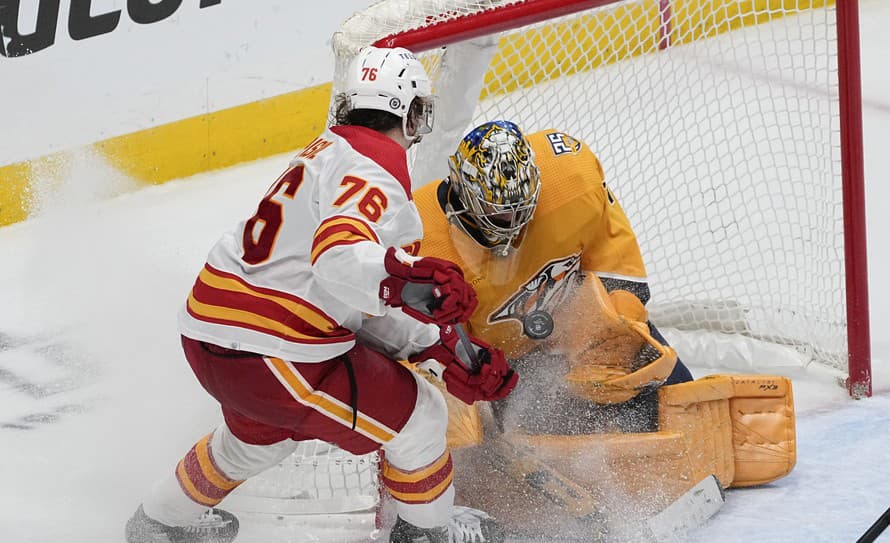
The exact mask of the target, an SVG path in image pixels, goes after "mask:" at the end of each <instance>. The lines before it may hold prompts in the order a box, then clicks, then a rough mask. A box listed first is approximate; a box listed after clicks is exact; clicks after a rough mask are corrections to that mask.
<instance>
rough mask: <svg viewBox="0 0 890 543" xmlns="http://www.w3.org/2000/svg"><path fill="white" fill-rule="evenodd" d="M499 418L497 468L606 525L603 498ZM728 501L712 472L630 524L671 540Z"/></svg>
mask: <svg viewBox="0 0 890 543" xmlns="http://www.w3.org/2000/svg"><path fill="white" fill-rule="evenodd" d="M455 330H456V332H457V335H458V337H459V338H460V341H461V342H462V343H463V346H464V349H466V351H467V352H468V353H469V355H470V357H471V360H470V363H471V368H470V369H471V371H479V364H478V360H476V359H475V357H474V353H475V352H476V351H475V349H474V348H473V343H472V341H471V340H470V338H469V336H468V335H467V332H466V330H464V328H463V325H460V324H458V325H456V326H455ZM492 407H494V406H492ZM492 411H496V410H495V409H492ZM495 422H496V426H497V430H494V429H493V428H491V426H492V425H491V424H485V425H484V434H485V438H486V439H485V441H486V442H485V444H484V446H485V447H486V450H487V451H489V452H490V454H491V455H492V459H493V460H494V464H495V466H496V469H498V470H500V471H501V472H502V473H504V474H505V475H507V476H508V477H510V478H511V479H513V480H517V481H520V482H523V483H525V484H528V485H529V486H530V487H532V488H534V489H536V490H538V491H540V492H541V493H542V494H543V495H544V496H545V497H546V498H547V499H548V500H550V501H551V502H552V503H554V504H555V505H557V506H559V507H562V508H563V509H565V510H566V511H568V512H570V513H571V514H572V515H573V516H575V517H576V518H578V519H579V520H582V521H589V522H590V523H591V525H592V527H598V528H603V527H604V523H603V507H602V504H601V501H600V500H599V499H598V498H596V497H595V496H594V495H593V494H591V493H590V492H589V491H588V490H587V489H585V488H584V487H582V486H580V485H578V484H577V483H575V482H574V481H572V480H571V479H569V478H568V477H566V476H565V475H563V474H562V473H560V472H559V471H558V470H556V469H553V467H551V466H549V465H547V464H546V463H544V462H542V461H541V460H540V459H539V458H538V456H537V455H536V454H535V453H534V451H532V450H531V449H530V448H528V447H524V446H519V445H516V444H514V443H511V442H510V441H508V440H507V439H506V438H505V437H504V436H503V428H502V426H501V424H500V420H498V418H497V417H496V421H495ZM725 501H726V500H725V495H724V493H723V488H722V487H721V486H720V482H719V481H718V480H717V477H716V476H714V475H709V476H707V477H705V478H704V479H702V480H701V481H699V482H698V484H696V485H695V486H694V487H692V488H691V489H690V490H688V491H687V492H686V493H684V494H683V495H682V496H680V497H679V498H677V499H676V500H674V501H673V502H672V503H671V504H670V505H669V506H668V507H666V508H665V509H664V510H662V511H661V512H660V513H658V514H656V515H653V516H652V517H650V518H648V519H646V520H645V521H644V522H643V523H642V524H641V525H639V526H633V527H627V528H629V529H630V530H631V531H635V532H639V534H638V535H639V536H641V537H642V538H644V539H645V540H650V541H670V540H671V539H673V538H675V537H677V536H679V535H680V534H682V533H683V532H686V531H688V530H690V529H692V528H695V527H698V526H701V525H702V524H704V523H705V522H706V521H707V520H708V519H710V518H711V517H712V516H713V515H714V514H715V513H716V512H717V511H719V510H720V508H721V507H723V504H724V503H725ZM601 535H605V534H601Z"/></svg>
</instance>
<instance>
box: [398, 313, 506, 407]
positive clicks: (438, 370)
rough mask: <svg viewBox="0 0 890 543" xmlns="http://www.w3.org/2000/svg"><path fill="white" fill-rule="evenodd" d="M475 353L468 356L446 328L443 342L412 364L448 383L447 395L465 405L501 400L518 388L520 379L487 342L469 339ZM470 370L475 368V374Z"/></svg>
mask: <svg viewBox="0 0 890 543" xmlns="http://www.w3.org/2000/svg"><path fill="white" fill-rule="evenodd" d="M470 341H471V342H472V348H473V350H474V351H475V352H474V353H472V354H471V353H468V352H467V350H466V349H465V348H464V346H463V344H461V343H458V336H457V333H456V332H455V329H454V327H453V326H451V325H448V326H443V327H442V329H441V332H440V341H439V343H436V344H435V345H432V346H430V347H427V348H426V349H425V350H424V351H423V352H421V353H420V354H417V355H415V356H412V357H411V358H410V359H409V360H410V361H411V362H414V363H417V365H418V367H420V368H421V369H424V370H426V371H427V372H429V373H430V374H432V375H433V376H434V377H436V378H438V379H441V380H442V381H445V388H446V389H447V390H448V392H449V393H450V394H451V395H452V396H454V397H456V398H457V399H459V400H461V401H462V402H464V403H466V404H468V405H473V403H474V402H477V401H480V400H481V401H486V402H489V401H492V400H501V399H503V398H506V397H507V394H509V393H510V391H512V390H513V388H514V387H515V386H516V382H517V381H518V380H519V375H517V374H516V372H515V371H513V370H512V369H511V368H510V366H509V365H508V364H507V359H506V358H504V353H503V352H501V350H500V349H496V348H494V347H492V346H491V345H489V344H487V343H485V342H484V341H482V340H480V339H476V338H470ZM471 368H476V369H475V370H473V369H471Z"/></svg>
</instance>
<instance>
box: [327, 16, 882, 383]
mask: <svg viewBox="0 0 890 543" xmlns="http://www.w3.org/2000/svg"><path fill="white" fill-rule="evenodd" d="M857 10H858V5H857V2H856V1H852V2H850V1H844V2H839V3H838V4H837V5H836V4H835V3H834V2H825V1H822V0H753V1H751V2H737V1H731V0H639V1H627V0H622V1H608V0H583V1H582V0H525V1H515V0H476V1H473V0H462V1H456V0H448V1H441V0H436V1H433V0H428V1H420V2H418V1H414V0H385V1H382V2H378V3H375V4H373V5H371V6H370V7H369V8H367V9H365V10H363V11H361V12H359V13H356V14H355V15H353V16H352V17H351V18H349V19H348V20H346V21H345V22H344V23H343V24H342V25H341V27H340V29H339V30H338V32H336V33H335V35H334V38H333V47H334V50H335V54H336V74H335V79H334V92H335V93H336V92H337V91H338V90H340V86H341V84H342V80H343V74H344V73H345V68H346V66H347V65H348V62H349V60H350V59H351V58H352V57H353V56H354V55H355V54H356V53H357V52H358V51H359V50H360V49H361V48H362V47H364V46H367V45H377V46H386V47H394V46H401V47H406V48H408V49H410V50H412V51H414V52H415V53H417V54H418V55H419V57H420V58H421V61H422V62H423V63H424V65H425V66H426V67H427V70H428V71H429V72H430V74H431V77H432V78H433V80H434V90H435V92H436V94H437V97H438V98H437V100H438V102H437V106H436V126H435V129H434V132H433V134H431V135H430V136H427V137H426V138H425V140H424V141H423V142H422V143H421V144H419V145H417V146H415V148H414V149H413V150H412V156H411V160H412V178H413V180H414V183H415V188H417V187H418V186H421V185H423V184H425V183H427V182H431V181H433V180H436V179H441V178H443V177H444V176H445V175H447V161H446V158H447V156H448V155H449V154H450V153H452V152H453V150H454V149H455V148H456V146H457V142H458V141H459V140H460V138H461V137H462V136H463V135H464V133H465V132H466V131H468V130H469V129H470V128H471V127H473V126H475V125H476V124H479V123H481V122H485V121H488V120H493V119H499V118H505V119H509V120H512V121H514V122H516V123H517V124H519V126H520V127H521V128H522V129H523V130H524V131H526V132H533V131H536V130H542V129H546V128H555V129H558V130H560V131H564V132H566V133H568V134H570V135H572V136H574V137H577V138H579V139H582V140H584V141H585V142H586V143H587V144H588V145H589V146H590V148H591V149H592V150H593V151H594V152H595V153H596V154H597V155H598V157H599V158H600V161H601V162H602V163H603V165H604V169H605V173H606V180H607V182H608V183H609V185H610V188H611V189H612V190H613V192H615V193H616V194H617V196H618V198H619V199H620V201H621V202H622V205H623V207H624V208H625V210H626V211H627V214H628V216H629V218H630V220H631V223H632V224H633V225H634V228H635V230H636V233H637V236H638V239H639V242H640V245H641V248H642V252H643V257H644V260H645V262H646V265H647V269H648V272H649V278H650V287H651V290H652V301H651V302H650V305H649V309H650V315H651V317H652V320H653V322H655V323H656V324H657V325H659V327H660V328H664V331H665V333H666V335H667V336H668V338H669V339H670V340H671V342H672V343H676V344H675V345H674V346H675V347H676V348H677V350H678V352H679V353H680V354H681V357H682V358H684V359H685V360H689V361H691V362H692V363H693V364H695V365H713V364H715V363H717V362H721V361H725V362H727V363H730V361H729V360H728V359H729V358H730V357H733V356H739V357H741V360H738V361H735V362H732V363H733V364H734V365H735V366H737V367H742V368H746V369H750V370H752V371H756V370H757V369H760V370H761V371H773V370H774V368H782V367H789V366H809V365H810V364H814V363H815V364H816V365H819V366H820V367H823V368H830V369H831V370H832V371H834V372H836V374H837V375H838V376H842V377H843V380H844V382H845V384H846V386H847V388H848V390H849V392H850V394H851V395H853V396H854V397H861V396H868V395H870V394H871V372H870V353H869V330H868V304H867V297H868V293H867V277H866V257H865V219H864V190H863V173H862V170H863V168H862V135H861V98H860V96H861V90H860V87H859V41H858V11H857ZM545 183H546V180H545ZM715 361H716V362H715Z"/></svg>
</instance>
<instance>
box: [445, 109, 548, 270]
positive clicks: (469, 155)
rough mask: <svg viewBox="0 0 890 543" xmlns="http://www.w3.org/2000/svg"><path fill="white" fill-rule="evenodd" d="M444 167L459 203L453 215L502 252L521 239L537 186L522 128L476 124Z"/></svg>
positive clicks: (502, 123)
mask: <svg viewBox="0 0 890 543" xmlns="http://www.w3.org/2000/svg"><path fill="white" fill-rule="evenodd" d="M449 167H450V170H451V173H450V174H449V179H450V180H451V183H452V184H453V186H455V187H456V188H457V189H458V190H457V193H458V198H459V200H460V203H461V204H462V205H463V208H464V209H463V210H462V211H460V212H458V213H456V214H455V215H456V216H457V217H458V218H459V219H460V220H461V221H464V222H466V223H468V224H469V226H471V227H473V228H475V229H476V230H478V232H479V234H480V235H481V237H483V238H484V240H485V243H486V245H487V246H488V247H491V248H495V249H496V253H497V254H500V255H502V256H506V255H507V254H509V252H510V249H511V248H515V247H516V246H518V244H519V242H520V241H521V240H522V236H523V234H524V233H525V227H526V226H527V225H528V223H529V222H530V221H531V220H532V216H533V215H534V213H535V206H536V205H537V203H538V194H539V193H540V191H541V182H540V174H539V172H538V167H537V166H536V165H535V163H534V156H533V153H532V150H531V147H530V146H529V144H528V141H527V140H526V139H525V136H523V135H522V131H520V130H519V127H518V126H516V125H515V124H514V123H511V122H509V121H493V122H488V123H485V124H483V125H480V126H478V127H476V128H475V129H473V130H472V131H471V132H470V133H469V134H467V135H466V136H464V139H463V140H461V142H460V144H459V145H458V147H457V152H456V153H454V155H452V156H451V158H450V160H449ZM477 238H478V236H477Z"/></svg>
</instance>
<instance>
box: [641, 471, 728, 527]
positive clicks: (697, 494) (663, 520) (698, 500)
mask: <svg viewBox="0 0 890 543" xmlns="http://www.w3.org/2000/svg"><path fill="white" fill-rule="evenodd" d="M724 503H726V499H725V497H724V494H723V489H722V488H721V487H720V482H719V481H718V480H717V477H715V476H713V475H709V476H707V477H705V478H704V479H702V480H701V481H700V482H699V483H698V484H697V485H695V486H694V487H692V488H691V489H689V491H687V492H686V493H685V494H683V495H682V496H680V497H679V498H677V499H676V500H675V501H674V502H673V503H672V504H671V505H669V506H668V507H667V508H666V509H665V510H664V511H662V512H660V513H658V514H657V515H654V516H652V517H650V518H648V519H647V520H646V525H647V527H648V528H649V530H650V531H651V532H652V535H653V536H654V539H655V540H656V541H673V540H674V539H675V538H676V537H677V536H680V535H682V534H683V533H684V532H686V531H688V530H691V529H693V528H697V527H698V526H701V525H702V524H704V523H705V522H707V521H708V519H710V518H711V517H712V516H714V514H715V513H717V511H719V510H720V508H721V507H723V504H724Z"/></svg>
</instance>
